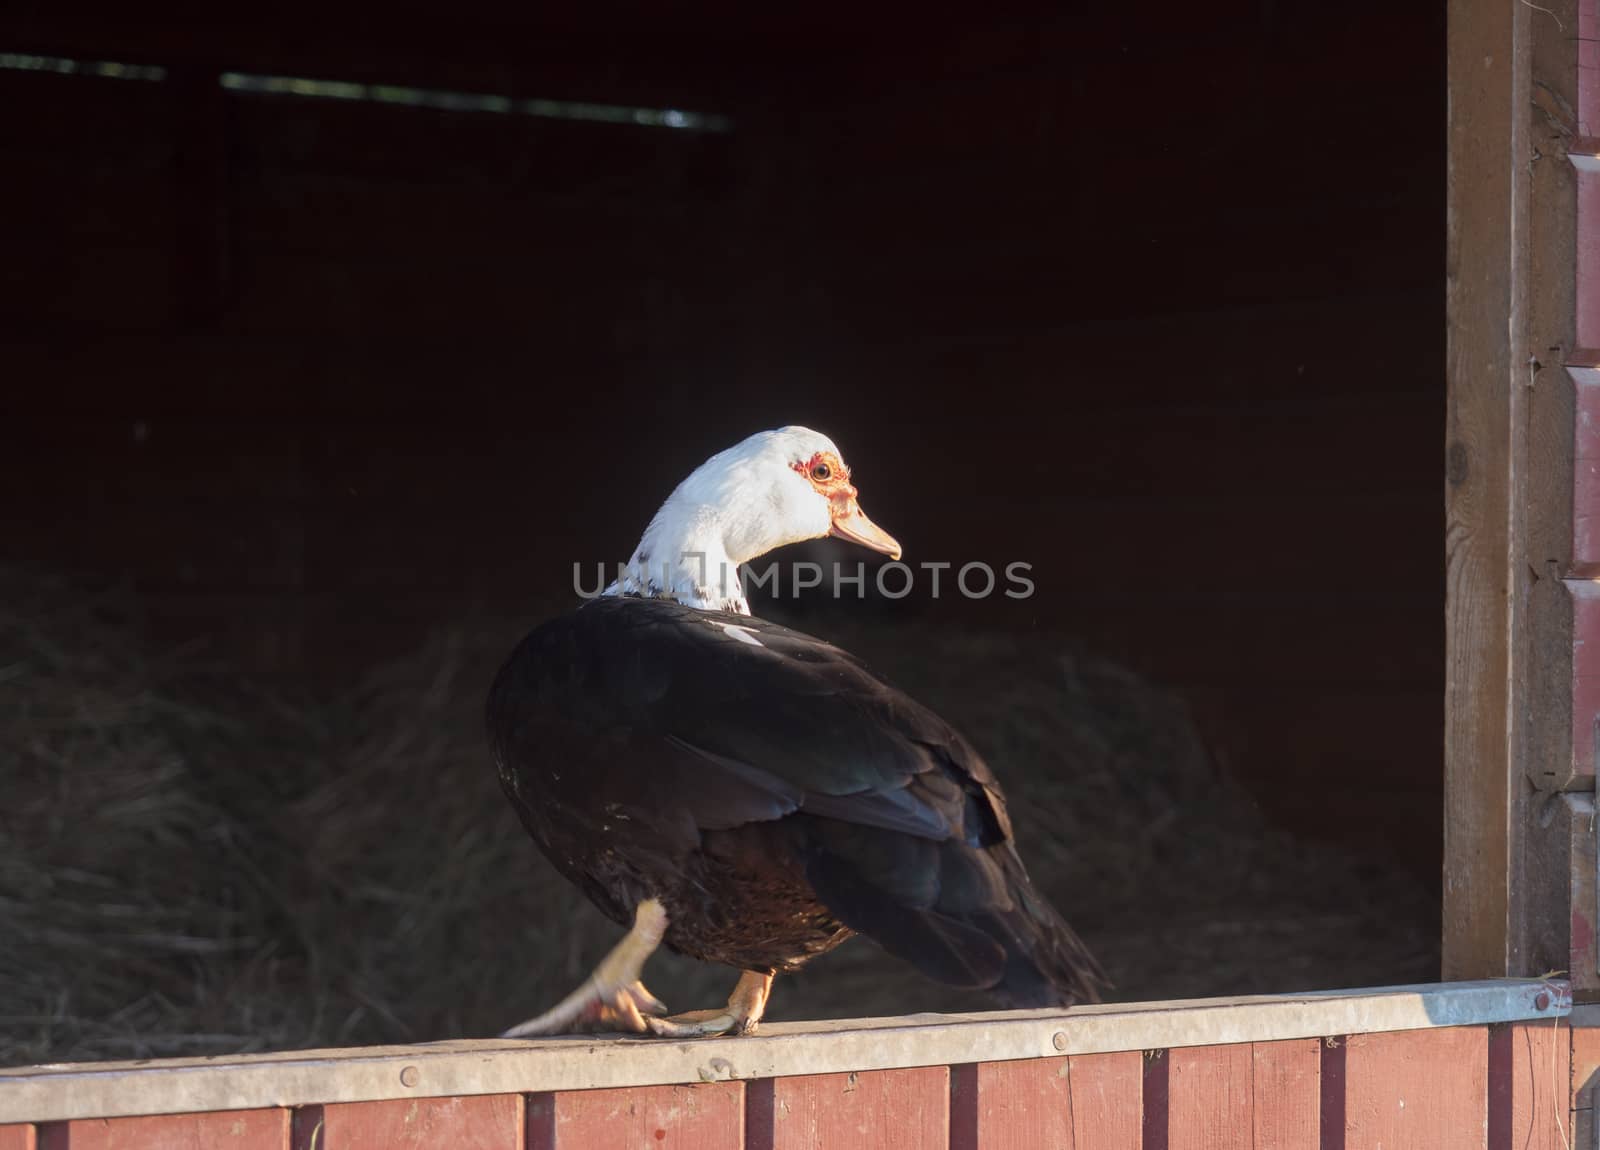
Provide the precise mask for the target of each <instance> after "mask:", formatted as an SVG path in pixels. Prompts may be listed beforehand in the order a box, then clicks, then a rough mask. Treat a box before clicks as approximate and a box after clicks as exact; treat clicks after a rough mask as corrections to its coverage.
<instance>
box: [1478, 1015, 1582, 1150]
mask: <svg viewBox="0 0 1600 1150" xmlns="http://www.w3.org/2000/svg"><path fill="white" fill-rule="evenodd" d="M1571 1059H1572V1046H1571V1039H1570V1037H1569V1036H1568V1034H1567V1028H1566V1026H1565V1025H1563V1024H1560V1023H1551V1022H1533V1023H1527V1022H1524V1023H1513V1024H1510V1025H1506V1026H1495V1027H1492V1028H1490V1032H1489V1147H1490V1150H1513V1148H1514V1150H1566V1148H1568V1147H1570V1146H1571V1144H1572V1131H1571V1129H1570V1126H1571V1116H1570V1114H1569V1113H1568V1104H1569V1101H1570V1099H1569V1098H1568V1090H1569V1087H1570V1085H1571V1081H1572V1077H1571V1075H1572V1070H1571Z"/></svg>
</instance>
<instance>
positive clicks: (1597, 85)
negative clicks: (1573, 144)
mask: <svg viewBox="0 0 1600 1150" xmlns="http://www.w3.org/2000/svg"><path fill="white" fill-rule="evenodd" d="M1597 10H1600V3H1597V2H1596V0H1578V135H1580V136H1600V19H1597V18H1596V16H1597Z"/></svg>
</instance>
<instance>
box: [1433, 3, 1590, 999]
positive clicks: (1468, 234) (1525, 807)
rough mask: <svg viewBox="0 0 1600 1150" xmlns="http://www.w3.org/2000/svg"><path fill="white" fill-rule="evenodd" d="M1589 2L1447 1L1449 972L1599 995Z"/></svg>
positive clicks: (1446, 952) (1446, 758)
mask: <svg viewBox="0 0 1600 1150" xmlns="http://www.w3.org/2000/svg"><path fill="white" fill-rule="evenodd" d="M1595 7H1596V0H1549V2H1548V3H1545V4H1540V5H1535V4H1532V3H1530V2H1528V0H1449V36H1448V94H1449V113H1448V163H1449V176H1448V182H1447V188H1448V192H1447V194H1448V224H1447V232H1448V240H1447V259H1446V293H1447V324H1448V352H1447V374H1448V380H1447V382H1448V415H1447V430H1446V474H1445V507H1446V532H1445V556H1446V572H1445V574H1446V672H1445V715H1444V728H1445V730H1444V748H1445V755H1444V765H1445V776H1444V802H1445V838H1444V908H1443V910H1444V939H1443V943H1444V961H1443V967H1444V970H1443V974H1444V977H1445V978H1447V979H1459V978H1483V977H1496V976H1503V975H1509V974H1518V973H1528V972H1533V971H1547V970H1568V969H1570V970H1571V971H1572V978H1573V983H1574V990H1575V992H1576V993H1578V994H1579V995H1580V996H1582V997H1591V996H1593V995H1594V994H1596V993H1600V977H1597V971H1596V962H1595V952H1594V942H1593V935H1594V929H1593V928H1594V926H1595V922H1596V913H1595V906H1594V903H1595V890H1594V878H1595V853H1594V827H1593V813H1594V807H1593V801H1592V799H1593V796H1592V792H1593V790H1594V762H1593V759H1594V749H1593V735H1592V733H1591V734H1587V735H1586V734H1585V731H1586V730H1587V731H1590V732H1592V729H1593V722H1594V705H1593V704H1591V705H1590V706H1589V707H1588V708H1587V709H1585V707H1584V699H1585V696H1586V686H1587V684H1586V682H1585V679H1584V675H1585V672H1586V671H1587V670H1588V663H1589V660H1588V659H1586V658H1585V652H1584V646H1585V645H1584V642H1583V640H1584V638H1585V635H1586V634H1588V635H1589V636H1590V638H1591V640H1592V641H1591V642H1590V644H1589V647H1591V648H1593V649H1594V651H1595V653H1596V654H1600V627H1597V626H1593V625H1591V617H1592V616H1594V614H1595V613H1594V612H1593V611H1589V610H1588V609H1587V606H1586V602H1587V596H1588V593H1589V592H1591V591H1593V590H1594V586H1595V584H1594V583H1593V576H1594V574H1595V573H1596V571H1597V570H1600V568H1597V567H1596V566H1595V565H1594V563H1595V560H1597V559H1600V555H1590V554H1588V552H1589V550H1590V548H1589V545H1588V543H1587V541H1586V539H1585V538H1584V534H1585V531H1584V529H1583V525H1584V522H1585V510H1586V506H1587V505H1588V504H1590V503H1592V502H1593V500H1590V499H1589V498H1588V492H1587V489H1586V486H1585V485H1584V484H1583V483H1582V482H1580V480H1581V479H1582V478H1583V476H1582V474H1580V473H1581V472H1583V471H1584V469H1583V468H1580V467H1578V466H1575V459H1576V458H1577V457H1578V455H1580V454H1581V451H1582V444H1581V441H1580V440H1579V439H1578V438H1577V432H1578V431H1579V429H1580V422H1579V421H1580V420H1581V419H1582V418H1583V417H1584V416H1586V415H1587V414H1589V413H1588V411H1587V408H1588V407H1589V406H1590V402H1589V398H1588V396H1587V395H1586V392H1587V391H1589V390H1593V389H1592V388H1588V387H1586V385H1585V383H1584V373H1585V371H1586V370H1591V369H1594V368H1596V367H1600V357H1597V356H1595V355H1594V354H1593V353H1590V352H1585V351H1582V350H1581V345H1580V342H1579V336H1580V334H1581V333H1586V332H1587V327H1588V322H1593V320H1594V319H1600V316H1594V315H1593V313H1594V311H1595V309H1594V308H1592V307H1591V308H1587V309H1585V308H1583V306H1582V305H1583V302H1584V301H1583V300H1580V296H1579V281H1580V279H1581V278H1582V276H1581V274H1580V270H1579V269H1580V262H1583V261H1585V260H1587V255H1586V254H1584V253H1583V251H1582V246H1581V245H1582V240H1583V238H1585V237H1593V236H1594V235H1595V229H1594V228H1593V227H1588V228H1585V227H1584V226H1583V224H1585V223H1590V222H1591V221H1589V219H1588V216H1587V214H1584V213H1581V212H1580V203H1581V202H1582V197H1583V195H1584V193H1585V189H1586V188H1587V185H1588V183H1589V181H1591V180H1592V181H1600V172H1596V173H1593V174H1591V173H1589V172H1587V171H1584V170H1582V168H1583V161H1584V159H1585V157H1586V156H1593V155H1594V154H1595V153H1594V150H1593V148H1592V147H1591V145H1590V144H1589V142H1588V141H1586V140H1585V139H1584V137H1585V135H1586V134H1587V133H1586V132H1585V130H1584V129H1587V127H1588V123H1589V121H1590V119H1591V118H1592V117H1591V116H1589V115H1587V114H1586V110H1587V108H1588V105H1589V104H1590V103H1592V102H1593V100H1594V96H1595V93H1594V92H1593V91H1592V88H1593V87H1594V85H1592V84H1590V83H1589V80H1588V77H1585V76H1582V75H1581V69H1580V63H1590V64H1593V63H1595V61H1593V60H1590V59H1589V56H1588V49H1587V48H1586V47H1585V46H1584V43H1583V37H1586V36H1593V35H1594V34H1595V33H1594V31H1593V25H1594V18H1595ZM1580 9H1582V11H1580ZM1594 46H1595V45H1593V44H1592V42H1591V44H1590V45H1589V47H1594ZM1592 74H1593V73H1590V75H1592ZM1597 166H1600V161H1597ZM1580 184H1582V185H1584V187H1580ZM1595 191H1600V185H1597V186H1596V188H1595V189H1589V192H1590V195H1591V198H1592V195H1593V192H1595ZM1580 215H1582V217H1583V218H1582V219H1580ZM1591 242H1592V239H1591ZM1594 262H1595V264H1596V265H1600V252H1597V253H1596V260H1595V261H1594ZM1586 266H1587V265H1586ZM1595 270H1596V271H1600V266H1596V269H1595ZM1584 286H1585V288H1587V287H1588V286H1589V285H1588V284H1587V283H1585V285H1584ZM1585 294H1594V293H1589V292H1586V293H1585ZM1593 302H1596V303H1600V298H1597V299H1596V300H1594V301H1593ZM1580 311H1581V312H1582V317H1581V318H1580ZM1586 321H1587V322H1586ZM1596 342H1597V343H1600V339H1597V340H1596ZM1591 373H1592V374H1596V375H1597V377H1600V373H1594V372H1591ZM1591 382H1592V381H1591ZM1594 414H1595V415H1596V416H1597V417H1600V405H1595V412H1594ZM1597 510H1600V509H1597ZM1575 511H1576V514H1575ZM1575 718H1576V720H1577V721H1574V720H1575Z"/></svg>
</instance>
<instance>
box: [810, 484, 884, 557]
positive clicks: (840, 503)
mask: <svg viewBox="0 0 1600 1150" xmlns="http://www.w3.org/2000/svg"><path fill="white" fill-rule="evenodd" d="M829 503H830V510H831V511H832V513H833V525H832V526H831V527H829V528H828V534H829V535H832V536H833V537H834V538H836V539H848V540H849V541H850V542H851V543H859V544H861V546H863V547H867V548H870V549H871V550H873V551H878V552H881V553H882V554H884V555H887V556H888V557H889V558H890V559H898V558H900V544H899V543H898V542H897V541H896V540H895V537H894V536H893V535H890V534H889V533H888V532H887V531H885V530H884V529H883V528H882V527H879V526H878V525H877V524H876V523H874V522H873V521H872V520H870V519H868V518H867V515H866V512H864V511H862V510H861V504H859V503H857V502H856V493H855V490H854V488H851V489H850V490H848V491H847V492H840V493H839V494H838V495H835V496H834V497H833V498H832V499H831V500H830V501H829Z"/></svg>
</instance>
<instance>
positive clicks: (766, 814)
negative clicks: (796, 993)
mask: <svg viewBox="0 0 1600 1150" xmlns="http://www.w3.org/2000/svg"><path fill="white" fill-rule="evenodd" d="M856 496H857V492H856V488H855V487H854V486H853V485H852V484H851V482H850V471H849V469H848V468H847V467H846V466H845V464H844V461H843V459H841V458H840V455H839V451H838V448H836V447H835V446H834V445H833V443H832V441H831V440H829V439H828V438H827V437H826V436H824V435H821V434H819V433H817V432H815V431H811V430H808V429H806V428H803V427H785V428H780V429H778V430H775V431H765V432H761V433H758V434H756V435H752V436H751V437H750V438H748V439H746V440H744V441H743V442H742V443H739V444H737V445H736V446H734V447H732V448H729V449H728V450H727V451H724V452H721V453H720V454H718V455H715V456H713V457H712V458H711V459H710V460H708V461H707V462H706V463H705V464H703V465H702V466H701V467H699V468H698V469H697V470H696V471H694V473H693V474H691V475H690V476H689V477H688V478H687V479H685V480H684V481H683V483H681V484H680V485H679V486H678V488H677V489H676V490H675V491H673V493H672V495H671V496H670V497H669V498H668V499H667V501H666V503H665V504H663V506H662V508H661V510H660V511H659V512H658V513H657V514H656V516H655V518H654V519H653V520H652V521H651V523H650V525H649V527H648V528H647V529H646V530H645V533H644V537H643V538H642V539H641V540H640V542H639V546H638V548H637V549H636V550H635V551H634V553H633V555H632V557H631V558H630V559H629V561H628V564H627V565H626V567H625V568H624V569H623V570H622V571H620V572H619V578H618V580H617V581H616V582H615V583H613V584H612V585H611V586H609V587H607V588H606V589H605V591H604V592H603V593H602V594H601V595H600V596H599V597H597V598H594V599H592V600H590V601H588V602H586V603H585V604H583V605H582V606H580V607H579V608H578V609H577V610H576V611H574V612H572V613H571V614H569V615H565V616H563V617H561V618H558V619H555V620H553V621H551V622H548V623H545V624H544V625H542V626H540V627H539V628H537V629H536V630H534V631H533V632H532V633H531V634H530V635H529V636H528V637H527V638H526V639H524V640H523V642H522V643H521V645H519V646H518V647H517V648H516V650H515V652H514V653H513V654H512V655H511V657H510V659H509V660H508V661H507V662H506V664H505V666H504V667H503V668H502V669H501V671H500V673H499V675H498V676H497V677H496V679H495V682H494V685H493V687H492V689H491V690H490V694H489V702H488V731H489V740H490V744H491V746H492V748H493V752H494V758H495V762H496V764H497V766H498V769H499V775H500V781H501V783H502V785H503V787H504V789H505V792H506V794H507V796H509V798H510V800H511V802H512V805H513V806H514V807H515V808H516V811H517V814H518V815H519V816H520V817H521V819H522V822H523V824H524V826H526V828H527V830H528V832H529V834H530V835H532V837H533V839H534V841H535V842H536V843H538V845H539V847H540V849H541V850H543V852H544V853H545V855H546V856H547V857H548V858H549V859H550V861H551V862H552V863H554V864H555V866H556V868H557V870H559V871H560V872H561V873H562V874H563V875H565V876H566V877H567V878H568V879H570V880H572V881H573V882H575V883H577V884H578V885H579V886H580V887H581V888H582V889H583V891H584V892H585V893H586V894H587V895H588V896H589V898H590V899H592V900H593V901H594V902H595V904H596V905H597V906H599V907H600V909H601V910H602V911H603V912H604V913H605V914H606V915H607V916H609V917H610V918H612V919H613V920H615V921H616V922H618V923H621V924H625V925H627V924H631V927H630V930H629V932H628V934H627V936H626V937H625V938H624V939H623V940H622V942H621V943H619V944H618V945H617V947H616V948H615V949H614V950H613V951H612V952H611V953H610V954H608V955H607V956H606V958H605V959H604V960H603V961H602V962H601V963H600V965H599V967H598V968H597V969H596V970H595V972H594V973H593V975H591V976H590V978H588V979H587V980H585V982H584V983H583V985H582V986H580V987H579V988H578V989H577V990H575V991H574V992H573V993H572V994H570V995H568V996H567V997H566V998H565V999H563V1000H562V1001H561V1002H560V1003H559V1004H558V1005H556V1006H555V1007H554V1008H552V1009H551V1010H549V1011H547V1012H545V1013H544V1014H541V1015H539V1016H538V1017H537V1018H533V1019H530V1020H528V1021H527V1022H525V1023H523V1024H521V1025H520V1026H517V1027H514V1028H512V1029H511V1030H509V1031H507V1032H506V1036H507V1037H523V1036H530V1035H541V1034H553V1033H559V1032H562V1031H565V1030H569V1029H575V1028H586V1029H615V1030H621V1031H625V1032H635V1033H652V1034H656V1035H661V1036H667V1037H693V1036H698V1035H710V1034H727V1033H737V1034H748V1033H750V1032H752V1031H753V1030H754V1029H755V1027H756V1025H757V1023H758V1022H759V1021H760V1019H761V1015H762V1012H763V1011H764V1010H765V1007H766V1002H767V996H768V993H769V991H770V989H771V986H772V980H773V977H774V975H776V974H778V973H782V972H788V971H794V970H797V969H799V968H800V967H801V966H802V965H803V964H805V963H806V962H807V961H809V960H810V959H812V958H815V957H816V956H817V955H819V954H823V953H825V952H826V951H829V950H831V949H833V948H834V947H836V946H838V945H839V944H840V943H841V942H843V941H844V940H845V939H847V938H848V937H850V936H851V935H852V934H856V933H860V934H864V935H866V936H868V937H869V938H872V939H873V940H874V941H876V942H877V943H878V944H879V945H881V946H882V947H883V948H884V949H885V950H887V951H889V952H890V953H891V954H893V955H896V956H897V957H899V958H901V959H904V960H905V961H907V962H909V963H910V964H911V965H913V966H915V967H916V968H918V969H919V970H921V971H922V972H923V973H924V974H927V975H929V976H931V977H933V978H934V979H937V980H939V981H942V982H945V983H948V984H951V985H954V986H960V987H977V988H985V989H987V990H989V991H990V992H992V994H993V995H994V996H995V997H996V998H997V999H999V1000H1000V1001H1001V1002H1002V1003H1005V1004H1007V1005H1013V1006H1033V1007H1037V1006H1057V1005H1067V1004H1070V1003H1072V1002H1074V1001H1084V1000H1088V1001H1095V1000H1098V997H1099V991H1100V989H1101V988H1102V986H1103V985H1104V976H1103V975H1102V973H1101V971H1100V969H1099V967H1098V966H1097V965H1096V963H1095V961H1094V959H1093V958H1092V957H1091V955H1090V954H1089V952H1088V950H1087V949H1086V948H1085V947H1084V945H1083V943H1082V942H1081V941H1080V940H1079V939H1078V937H1077V936H1076V935H1075V934H1074V933H1073V931H1072V929H1071V928H1070V927H1069V926H1068V925H1067V924H1066V922H1065V921H1064V920H1063V919H1062V918H1061V916H1060V915H1059V914H1057V913H1056V911H1055V910H1054V908H1052V907H1051V905H1050V904H1049V903H1048V902H1047V901H1046V900H1045V898H1044V897H1043V896H1042V895H1040V894H1039V892H1038V891H1037V890H1035V889H1034V887H1033V886H1032V885H1031V884H1030V882H1029V881H1028V875H1027V872H1026V871H1025V870H1024V868H1023V865H1022V860H1021V859H1020V858H1019V857H1018V855H1017V850H1016V845H1015V843H1014V842H1013V837H1012V830H1011V822H1010V819H1009V818H1008V817H1007V815H1006V803H1005V798H1004V796H1003V795H1002V794H1001V791H1000V785H999V783H998V782H997V781H996V780H995V777H994V775H993V774H992V773H991V772H990V770H989V767H988V766H987V765H986V764H985V763H984V761H983V759H982V758H981V757H980V756H979V755H978V753H977V751H975V750H973V748H972V747H971V746H970V745H969V744H968V743H967V741H966V740H965V739H963V738H962V737H961V736H960V735H959V734H957V733H956V732H955V731H954V730H953V729H951V727H950V726H949V725H948V724H946V723H945V722H944V721H943V720H941V719H940V718H939V717H938V716H937V715H935V714H933V713H932V712H931V711H929V710H928V709H926V708H925V707H923V706H921V705H920V704H918V703H916V702H915V701H913V700H912V699H910V698H908V697H907V696H906V695H904V694H902V693H901V692H899V691H897V690H895V689H894V688H893V687H891V686H889V685H888V684H886V683H884V682H883V681H882V680H880V679H878V678H876V677H874V676H873V675H872V673H871V672H870V671H868V670H867V669H866V667H864V666H863V665H862V664H861V663H860V662H858V661H857V660H856V659H855V658H853V657H852V656H850V655H849V654H847V653H845V652H844V651H842V650H840V649H839V648H837V647H835V646H832V645H831V644H829V643H826V642H824V641H823V640H821V639H815V638H812V637H811V636H809V635H803V634H800V633H799V632H797V631H793V630H790V629H789V628H787V627H782V626H778V625H777V624H774V623H769V622H764V621H762V620H759V619H755V618H752V617H751V616H750V614H749V610H750V609H749V605H748V603H747V602H746V600H745V597H744V595H743V593H742V590H741V586H740V583H739V579H738V574H737V568H738V565H739V564H742V563H748V562H750V561H751V560H753V559H756V558H757V557H759V556H761V555H764V554H765V553H767V552H768V551H771V550H772V549H774V548H776V547H780V546H782V545H784V544H786V543H794V542H798V541H800V540H804V539H816V538H820V537H822V536H824V535H833V536H837V537H839V538H842V539H847V540H850V541H853V542H855V543H858V544H861V545H862V546H865V547H868V548H871V549H872V550H874V551H878V552H882V553H884V554H886V555H889V556H890V557H891V558H895V559H898V558H899V555H900V545H899V544H898V543H897V542H895V540H894V539H893V538H892V537H891V536H890V535H889V534H888V533H886V532H885V531H883V529H881V528H880V527H878V526H877V525H876V524H875V523H873V522H872V520H870V519H868V518H867V516H866V515H865V514H864V513H863V512H862V510H861V507H860V504H859V503H858V502H857V498H856ZM663 943H664V944H665V945H666V946H668V947H670V948H672V949H673V950H676V951H680V952H682V953H684V954H688V955H691V956H693V957H695V958H698V959H702V960H704V961H708V962H717V963H724V964H726V965H728V966H732V967H735V968H737V969H739V970H741V971H742V972H743V974H742V975H741V977H740V979H739V981H738V984H737V986H736V987H735V988H734V991H733V993H732V995H731V996H730V998H729V1000H728V1003H727V1005H726V1006H725V1007H719V1008H716V1009H712V1010H702V1011H696V1012H691V1013H689V1014H681V1015H676V1016H672V1017H667V1016H666V1013H665V1008H664V1007H663V1006H662V1004H661V1002H660V1001H659V1000H658V999H656V997H655V996H654V995H652V994H650V992H649V991H647V990H646V989H645V988H644V985H643V983H642V982H641V980H640V976H641V972H642V969H643V966H644V963H645V960H646V959H648V958H649V956H650V955H651V954H652V953H653V952H654V951H655V950H656V948H657V947H658V946H660V945H662V944H663Z"/></svg>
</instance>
